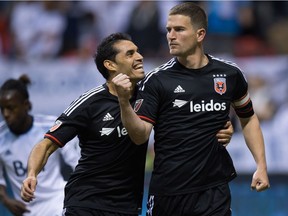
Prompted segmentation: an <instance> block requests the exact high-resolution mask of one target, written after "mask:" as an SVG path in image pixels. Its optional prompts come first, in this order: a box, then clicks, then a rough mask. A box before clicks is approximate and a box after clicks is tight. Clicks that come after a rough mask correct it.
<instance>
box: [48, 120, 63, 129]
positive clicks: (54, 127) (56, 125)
mask: <svg viewBox="0 0 288 216" xmlns="http://www.w3.org/2000/svg"><path fill="white" fill-rule="evenodd" d="M61 125H62V122H61V121H59V120H57V121H56V122H55V124H54V125H53V126H52V127H51V128H50V130H49V131H50V132H53V131H56V130H57V129H58V128H59V127H60V126H61Z"/></svg>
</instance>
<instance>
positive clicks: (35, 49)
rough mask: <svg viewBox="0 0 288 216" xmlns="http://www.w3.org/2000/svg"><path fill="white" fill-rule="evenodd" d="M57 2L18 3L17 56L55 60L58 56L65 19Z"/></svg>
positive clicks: (13, 22)
mask: <svg viewBox="0 0 288 216" xmlns="http://www.w3.org/2000/svg"><path fill="white" fill-rule="evenodd" d="M60 6H61V3H59V2H53V1H41V2H34V1H21V2H15V5H14V8H13V10H12V14H11V28H12V31H13V36H14V43H15V49H16V53H15V54H16V56H17V57H20V58H24V59H29V60H30V59H34V58H36V59H39V58H53V57H56V56H57V55H58V52H59V50H60V48H61V43H62V34H63V31H64V29H65V18H64V16H63V14H62V13H61V11H59V7H60Z"/></svg>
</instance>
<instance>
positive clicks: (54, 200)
mask: <svg viewBox="0 0 288 216" xmlns="http://www.w3.org/2000/svg"><path fill="white" fill-rule="evenodd" d="M55 120H56V117H54V116H44V115H35V116H34V120H33V126H32V128H31V129H30V130H29V131H28V132H27V133H25V134H21V135H15V134H13V133H11V132H10V130H9V129H8V127H7V125H6V124H5V122H1V123H0V185H5V186H6V182H5V178H4V176H3V169H5V170H6V173H7V176H8V180H9V182H10V185H11V189H12V192H13V195H14V198H15V199H17V200H20V201H22V199H21V196H20V190H21V185H22V182H23V180H24V179H25V178H26V176H27V160H28V157H29V154H30V152H31V150H32V148H33V147H34V145H35V144H36V143H38V142H39V141H40V140H42V139H43V137H44V134H45V133H46V132H47V131H48V130H49V129H50V128H51V126H53V125H54V121H55ZM70 142H71V143H69V144H67V145H66V146H65V147H64V148H62V149H58V150H56V152H54V154H52V155H51V156H50V158H49V160H48V162H47V164H46V165H45V167H44V169H43V170H42V171H41V172H40V173H39V175H38V184H37V190H36V192H35V199H34V200H33V201H32V202H30V203H25V204H26V205H27V208H28V209H29V210H30V213H25V214H24V216H28V215H29V216H61V215H62V210H63V200H64V186H65V184H66V181H65V180H64V177H63V175H62V174H61V165H60V161H61V156H62V158H63V159H64V161H65V162H66V163H67V164H68V165H70V166H71V167H72V168H73V169H74V167H75V166H76V164H77V163H78V159H79V158H80V152H79V148H78V147H77V146H78V143H76V142H77V139H76V138H75V139H73V140H72V141H70ZM22 202H23V201H22Z"/></svg>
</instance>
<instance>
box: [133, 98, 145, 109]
mask: <svg viewBox="0 0 288 216" xmlns="http://www.w3.org/2000/svg"><path fill="white" fill-rule="evenodd" d="M143 100H144V99H138V100H136V102H135V104H134V112H137V111H138V110H139V109H140V107H141V106H142V103H143Z"/></svg>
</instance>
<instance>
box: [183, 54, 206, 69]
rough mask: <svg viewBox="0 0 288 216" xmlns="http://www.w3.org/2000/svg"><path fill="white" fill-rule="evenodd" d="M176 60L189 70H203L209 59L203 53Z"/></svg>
mask: <svg viewBox="0 0 288 216" xmlns="http://www.w3.org/2000/svg"><path fill="white" fill-rule="evenodd" d="M177 59H178V61H179V62H180V63H181V64H182V65H183V66H185V67H186V68H189V69H199V68H203V67H204V66H206V65H207V64H208V63H209V59H208V57H207V56H206V55H205V54H204V53H201V54H199V55H198V54H194V55H189V56H186V57H177Z"/></svg>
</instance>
